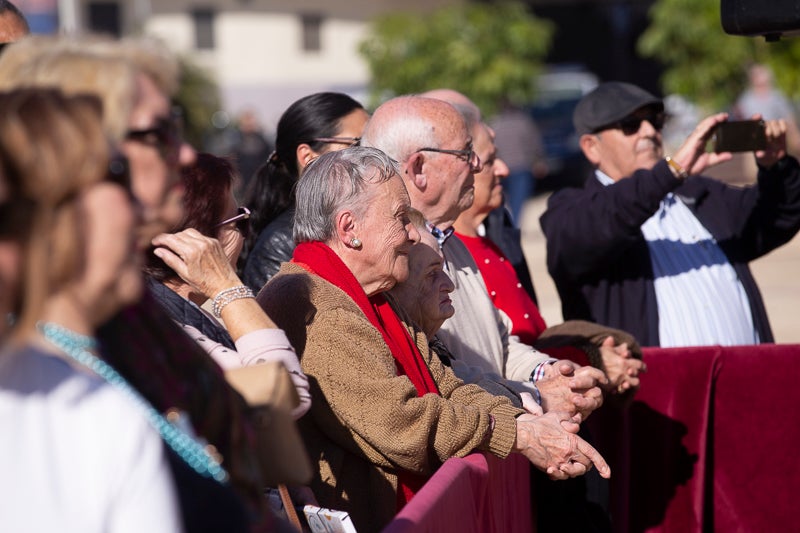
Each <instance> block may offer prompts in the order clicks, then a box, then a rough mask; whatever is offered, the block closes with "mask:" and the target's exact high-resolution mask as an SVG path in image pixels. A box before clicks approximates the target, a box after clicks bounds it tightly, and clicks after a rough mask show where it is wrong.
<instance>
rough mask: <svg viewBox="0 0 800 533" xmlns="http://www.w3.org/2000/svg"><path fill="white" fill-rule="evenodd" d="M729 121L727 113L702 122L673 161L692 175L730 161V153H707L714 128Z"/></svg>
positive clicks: (676, 153) (712, 116) (679, 149)
mask: <svg viewBox="0 0 800 533" xmlns="http://www.w3.org/2000/svg"><path fill="white" fill-rule="evenodd" d="M727 119H728V114H727V113H717V114H716V115H711V116H710V117H708V118H706V119H703V120H701V121H700V123H699V124H698V125H697V126H696V127H695V129H694V131H693V132H692V133H690V134H689V137H687V138H686V140H685V141H684V143H683V145H682V146H681V147H680V148H678V151H677V152H675V155H674V156H672V159H674V160H675V162H676V163H678V164H679V165H680V166H682V167H683V168H684V169H685V170H686V172H688V173H689V174H690V175H693V174H700V173H701V172H703V171H704V170H705V169H707V168H709V167H713V166H714V165H717V164H719V163H722V162H724V161H728V160H730V159H731V158H732V157H733V155H732V154H731V153H730V152H722V153H719V154H717V153H714V152H706V144H708V140H709V139H710V138H711V135H713V133H714V127H715V126H716V125H717V124H719V123H720V122H725V121H726V120H727Z"/></svg>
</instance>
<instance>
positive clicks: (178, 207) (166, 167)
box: [121, 74, 196, 242]
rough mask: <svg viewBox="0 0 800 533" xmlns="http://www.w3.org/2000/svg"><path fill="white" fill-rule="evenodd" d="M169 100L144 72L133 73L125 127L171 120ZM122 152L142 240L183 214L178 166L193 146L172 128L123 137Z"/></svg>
mask: <svg viewBox="0 0 800 533" xmlns="http://www.w3.org/2000/svg"><path fill="white" fill-rule="evenodd" d="M170 113H171V109H170V102H169V99H168V98H167V96H166V95H165V94H164V93H163V92H161V91H160V90H159V89H158V87H157V86H156V84H155V83H154V82H153V80H152V79H150V78H149V77H148V76H145V75H143V74H139V75H138V76H137V100H136V104H135V105H134V107H133V109H132V111H131V115H130V118H129V121H128V129H129V131H133V132H137V131H138V132H142V131H147V130H151V129H152V128H156V127H157V126H159V125H160V124H161V125H163V124H166V123H169V121H170V120H171V114H170ZM121 150H122V152H123V153H124V154H125V155H126V156H127V158H128V161H129V162H130V172H131V184H132V187H133V194H134V195H135V196H136V198H137V200H139V202H140V203H141V205H142V209H143V217H144V222H145V224H144V226H143V228H142V231H143V235H142V237H141V239H142V240H143V241H144V242H149V240H150V239H151V238H152V237H153V236H155V235H156V234H158V233H161V232H164V231H167V230H169V229H170V228H172V227H174V226H176V225H177V224H178V223H180V221H181V219H182V217H183V186H182V185H181V182H180V169H181V167H184V166H188V165H191V164H192V163H194V161H195V159H196V154H195V152H194V150H193V149H192V148H191V147H190V146H189V145H188V144H186V143H185V142H183V140H182V139H181V138H180V136H179V135H176V133H175V132H172V133H171V134H170V135H166V136H163V138H159V136H158V135H155V134H152V135H145V136H141V137H130V135H129V138H127V139H125V141H124V142H123V143H122V145H121Z"/></svg>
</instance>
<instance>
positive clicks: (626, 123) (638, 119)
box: [595, 111, 669, 135]
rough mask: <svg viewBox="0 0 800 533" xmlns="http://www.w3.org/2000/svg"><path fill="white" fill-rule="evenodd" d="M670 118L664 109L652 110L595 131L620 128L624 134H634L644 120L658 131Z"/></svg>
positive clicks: (630, 116)
mask: <svg viewBox="0 0 800 533" xmlns="http://www.w3.org/2000/svg"><path fill="white" fill-rule="evenodd" d="M668 118H669V115H667V114H666V113H665V112H664V111H650V112H648V113H646V114H635V115H629V116H627V117H625V118H623V119H622V120H619V121H617V122H614V123H612V124H609V125H608V126H604V127H602V128H600V129H598V130H597V131H595V133H599V132H601V131H603V130H610V129H618V130H622V133H623V134H624V135H633V134H634V133H636V132H638V131H639V128H641V127H642V121H643V120H646V121H647V122H649V123H650V124H651V125H652V126H653V128H654V129H655V130H656V131H661V130H662V129H663V128H664V124H665V123H666V122H667V119H668Z"/></svg>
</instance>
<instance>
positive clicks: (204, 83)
mask: <svg viewBox="0 0 800 533" xmlns="http://www.w3.org/2000/svg"><path fill="white" fill-rule="evenodd" d="M180 69H181V73H180V76H181V78H180V87H179V88H178V94H177V96H176V98H175V100H176V103H177V104H178V106H179V107H180V108H181V109H182V110H183V114H184V117H183V118H184V136H185V138H186V140H187V141H188V142H189V144H191V145H192V146H195V147H201V146H203V136H204V134H205V133H206V132H207V131H208V130H209V128H211V115H212V114H213V113H214V112H215V111H217V110H219V109H220V105H221V104H220V97H219V87H218V86H217V82H216V80H214V78H213V77H212V76H211V74H209V73H208V72H206V71H205V70H204V69H203V68H201V67H200V66H199V65H196V64H194V63H192V62H191V61H190V60H188V59H186V58H181V60H180Z"/></svg>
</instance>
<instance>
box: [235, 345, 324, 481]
mask: <svg viewBox="0 0 800 533" xmlns="http://www.w3.org/2000/svg"><path fill="white" fill-rule="evenodd" d="M225 379H227V381H228V383H230V385H231V386H232V387H233V388H234V389H236V390H237V391H238V392H239V394H241V395H242V396H243V397H244V399H245V400H246V401H247V403H248V405H249V406H250V409H251V418H252V419H253V421H254V425H255V427H256V430H257V431H258V452H259V463H260V465H261V477H262V480H263V482H264V483H265V484H266V486H269V487H275V486H277V485H279V484H288V485H305V484H307V483H308V482H309V481H310V480H311V474H312V471H311V462H310V461H309V460H308V454H307V453H306V449H305V446H304V444H303V440H302V438H301V437H300V432H299V431H298V430H297V426H296V424H295V422H294V419H293V418H292V415H291V412H292V409H294V408H295V407H297V405H298V404H299V403H300V398H299V397H298V396H297V390H296V389H295V388H294V383H292V379H291V377H290V376H289V372H288V371H287V370H286V367H284V366H283V363H281V362H280V361H274V362H268V363H259V364H257V365H251V366H244V367H241V368H235V369H231V370H226V371H225Z"/></svg>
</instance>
